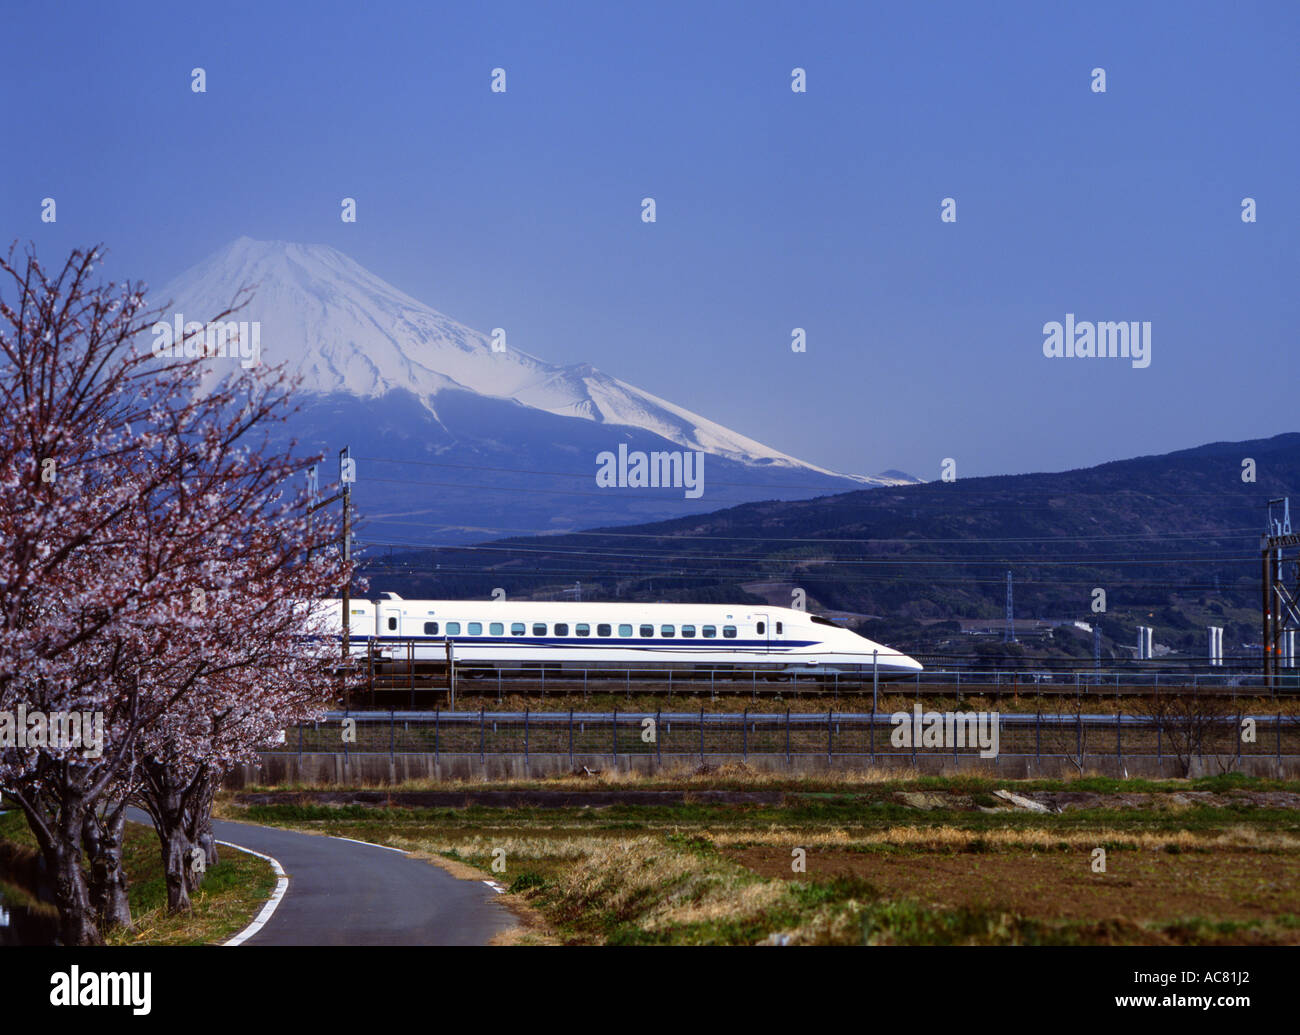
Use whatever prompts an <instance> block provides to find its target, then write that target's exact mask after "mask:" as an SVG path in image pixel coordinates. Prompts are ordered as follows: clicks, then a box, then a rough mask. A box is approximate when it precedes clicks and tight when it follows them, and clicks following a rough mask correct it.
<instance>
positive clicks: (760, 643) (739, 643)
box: [335, 633, 822, 650]
mask: <svg viewBox="0 0 1300 1035" xmlns="http://www.w3.org/2000/svg"><path fill="white" fill-rule="evenodd" d="M335 638H336V639H339V638H340V637H335ZM349 638H350V639H352V640H360V641H367V640H370V641H373V642H376V643H409V642H412V641H414V642H416V643H419V642H425V643H437V644H442V643H445V642H446V641H447V639H448V637H446V636H370V635H367V634H365V633H354V634H352V635H351V636H350V637H349ZM450 639H451V642H452V643H453V644H480V643H481V644H497V643H511V644H517V645H519V646H521V647H609V646H614V647H641V648H645V647H650V648H660V649H669V648H671V649H673V650H676V649H678V648H680V647H697V648H700V649H703V650H718V649H719V648H732V647H767V648H772V649H777V650H781V649H785V648H789V647H814V646H817V645H818V644H820V643H821V642H822V641H821V640H776V641H769V640H724V639H709V640H698V639H672V640H663V639H657V640H641V639H635V638H633V637H614V636H611V637H606V638H601V637H599V636H580V637H574V636H562V637H553V636H548V637H544V638H534V637H531V636H452V637H451V638H450Z"/></svg>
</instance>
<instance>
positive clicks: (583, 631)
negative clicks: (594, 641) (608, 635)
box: [573, 622, 591, 636]
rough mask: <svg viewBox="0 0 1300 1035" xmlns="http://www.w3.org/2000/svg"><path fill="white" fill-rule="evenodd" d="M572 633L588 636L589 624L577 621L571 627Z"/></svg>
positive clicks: (589, 631) (589, 632) (589, 633)
mask: <svg viewBox="0 0 1300 1035" xmlns="http://www.w3.org/2000/svg"><path fill="white" fill-rule="evenodd" d="M573 633H574V635H575V636H590V635H591V626H589V625H587V624H586V623H585V622H579V623H578V624H577V625H575V626H574V627H573Z"/></svg>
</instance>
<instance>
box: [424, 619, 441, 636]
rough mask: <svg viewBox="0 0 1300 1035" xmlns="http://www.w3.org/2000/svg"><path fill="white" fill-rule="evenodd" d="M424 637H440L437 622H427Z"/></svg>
mask: <svg viewBox="0 0 1300 1035" xmlns="http://www.w3.org/2000/svg"><path fill="white" fill-rule="evenodd" d="M424 635H425V636H437V635H438V623H437V622H425V623H424Z"/></svg>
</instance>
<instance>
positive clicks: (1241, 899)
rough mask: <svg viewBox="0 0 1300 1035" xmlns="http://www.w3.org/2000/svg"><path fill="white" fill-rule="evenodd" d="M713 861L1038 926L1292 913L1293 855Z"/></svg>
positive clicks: (745, 857)
mask: <svg viewBox="0 0 1300 1035" xmlns="http://www.w3.org/2000/svg"><path fill="white" fill-rule="evenodd" d="M723 854H724V855H725V856H726V857H727V858H730V859H733V860H735V861H736V862H738V863H740V864H741V865H742V866H744V867H745V868H746V869H749V870H752V871H753V872H754V873H756V874H758V875H759V876H762V877H768V878H773V877H775V878H780V879H782V880H805V881H806V880H825V879H826V878H828V877H829V878H835V877H853V878H856V879H859V880H862V881H865V882H866V883H867V884H868V885H870V887H871V888H873V889H875V891H876V892H877V893H878V894H879V895H880V896H882V897H884V898H889V899H894V898H911V899H915V900H917V901H919V902H920V903H922V904H923V905H925V906H929V907H934V908H947V909H951V908H955V907H966V908H969V909H979V910H998V911H1004V912H1009V913H1013V914H1015V915H1017V916H1024V917H1033V918H1036V919H1040V920H1078V921H1093V920H1105V919H1111V918H1122V919H1125V920H1130V921H1139V922H1141V921H1157V922H1161V923H1171V922H1174V921H1177V920H1180V919H1183V918H1185V917H1205V916H1212V917H1215V918H1217V919H1221V920H1238V921H1248V920H1265V919H1268V918H1270V917H1274V916H1277V915H1279V914H1287V913H1290V914H1295V915H1300V856H1297V855H1295V854H1283V853H1276V854H1265V853H1257V852H1232V851H1223V852H1215V853H1213V854H1211V853H1209V852H1198V853H1179V854H1171V853H1169V852H1164V851H1111V852H1108V853H1107V858H1106V872H1105V873H1093V872H1092V868H1091V860H1090V855H1089V854H1088V853H1085V852H1077V851H1073V852H1046V853H1038V852H1034V853H1029V852H1008V853H983V854H977V853H970V852H962V853H938V852H927V853H912V854H907V855H893V854H886V853H863V852H845V851H835V850H816V849H815V850H813V851H810V852H809V853H808V856H807V867H808V869H807V872H806V873H803V874H799V873H792V872H791V869H790V852H789V850H784V851H782V850H780V849H772V848H747V849H731V850H724V851H723ZM1297 934H1298V935H1300V932H1297Z"/></svg>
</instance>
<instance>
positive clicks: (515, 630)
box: [510, 622, 528, 636]
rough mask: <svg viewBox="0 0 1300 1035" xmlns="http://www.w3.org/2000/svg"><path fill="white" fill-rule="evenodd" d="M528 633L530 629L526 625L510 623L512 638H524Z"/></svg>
mask: <svg viewBox="0 0 1300 1035" xmlns="http://www.w3.org/2000/svg"><path fill="white" fill-rule="evenodd" d="M527 631H528V627H527V626H526V625H524V623H523V622H511V623H510V635H511V636H522V635H524V633H526V632H527Z"/></svg>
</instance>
